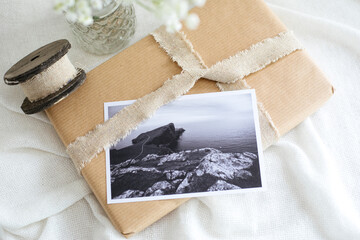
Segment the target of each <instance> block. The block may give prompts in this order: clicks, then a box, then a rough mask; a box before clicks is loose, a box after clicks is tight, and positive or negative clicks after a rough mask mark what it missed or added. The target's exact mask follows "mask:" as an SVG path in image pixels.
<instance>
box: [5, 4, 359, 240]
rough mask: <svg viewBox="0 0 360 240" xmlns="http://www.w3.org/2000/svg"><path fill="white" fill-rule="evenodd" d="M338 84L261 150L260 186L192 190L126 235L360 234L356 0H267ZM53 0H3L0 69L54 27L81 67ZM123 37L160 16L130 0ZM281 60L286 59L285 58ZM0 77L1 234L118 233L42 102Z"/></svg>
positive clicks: (141, 31)
mask: <svg viewBox="0 0 360 240" xmlns="http://www.w3.org/2000/svg"><path fill="white" fill-rule="evenodd" d="M267 3H268V4H269V5H270V7H271V8H272V9H273V10H274V11H275V13H276V14H277V15H278V16H279V17H280V18H281V19H282V20H283V22H284V23H285V24H286V25H287V26H288V27H289V29H292V30H294V32H295V34H296V35H297V37H298V38H299V39H300V40H301V41H302V43H303V44H304V46H305V47H306V48H307V50H308V52H309V54H310V55H311V56H312V57H313V58H314V59H315V61H316V62H317V63H318V65H319V66H320V67H321V69H323V70H324V72H325V73H326V75H327V76H328V77H329V79H330V80H331V81H332V83H333V85H334V86H335V88H336V90H337V91H336V92H335V95H334V96H333V98H332V99H331V100H330V101H329V102H328V103H327V104H326V105H325V106H324V107H323V108H321V109H320V110H319V111H317V112H316V113H315V114H313V115H312V116H311V117H309V118H308V119H307V120H305V121H304V122H303V123H302V124H300V125H299V126H298V127H296V128H295V129H293V130H292V131H291V132H290V133H288V134H287V135H286V136H284V137H282V138H281V140H280V141H279V142H278V143H277V144H276V145H274V146H272V147H270V148H269V149H268V150H267V151H266V152H265V154H264V155H265V161H264V167H263V168H264V170H265V175H266V183H267V189H266V191H263V192H251V193H244V194H238V195H228V196H215V197H205V198H195V199H192V200H190V201H189V202H188V203H186V204H184V205H183V206H181V207H180V208H178V209H177V210H175V211H173V212H172V213H170V214H169V215H167V216H166V217H164V218H163V219H161V220H160V221H158V222H157V223H155V224H153V225H152V226H150V227H149V228H147V229H146V230H144V231H143V232H141V233H138V234H137V235H135V236H134V237H133V238H132V239H134V240H136V239H346V240H352V239H360V217H359V215H360V187H359V180H360V175H359V172H360V157H359V156H360V124H359V120H360V101H359V100H360V98H359V92H360V82H359V80H358V79H359V76H360V44H359V43H360V17H359V13H360V2H359V1H357V0H342V1H335V0H318V1H311V0H294V1H287V0H268V1H267ZM51 7H52V1H40V0H36V1H20V0H4V1H3V2H2V4H1V7H0V20H1V25H0V30H1V33H2V34H1V38H0V58H1V61H0V73H1V75H2V76H3V74H4V73H5V71H6V70H7V69H8V68H10V67H11V65H12V64H14V63H15V62H16V61H18V60H19V59H20V58H21V57H23V56H24V55H25V54H27V53H29V52H31V51H32V50H34V49H36V48H38V47H40V46H42V45H44V44H46V43H48V42H51V41H53V40H57V39H60V38H67V39H69V40H70V42H71V43H72V45H73V47H72V49H71V51H70V53H69V57H70V59H71V61H72V62H73V63H74V64H75V65H77V66H81V67H83V68H85V70H90V69H92V68H93V67H95V66H97V65H98V64H100V63H102V62H104V61H105V60H106V59H108V58H109V57H110V56H101V57H99V56H94V55H91V54H88V53H85V52H83V51H82V50H81V49H80V48H79V46H78V44H77V43H76V42H75V39H74V37H73V36H72V35H71V32H70V29H69V27H68V26H67V23H66V22H65V21H64V19H63V17H62V16H61V15H56V14H54V13H53V11H52V9H51ZM136 10H137V16H138V28H137V32H136V35H135V38H134V39H133V40H132V42H131V44H132V43H134V42H135V41H137V40H139V39H141V38H142V37H144V36H145V35H146V34H148V33H149V32H151V31H152V30H154V29H155V28H156V27H158V26H159V22H157V21H156V20H155V19H154V18H153V17H152V16H151V15H150V14H149V13H147V12H145V11H144V10H142V9H141V8H138V7H137V9H136ZM290 67H291V66H290ZM23 98H24V94H23V93H22V90H21V89H20V87H11V86H6V85H5V84H2V83H0V116H1V117H0V143H1V144H0V239H124V237H122V236H121V235H120V234H119V233H118V232H117V231H116V230H115V229H114V228H113V227H112V225H111V223H110V222H109V220H108V218H107V217H106V215H105V213H104V211H103V210H102V208H101V207H100V205H99V204H98V202H97V201H96V199H95V197H94V195H93V194H92V193H91V191H90V189H89V187H88V186H87V184H86V182H85V181H84V180H83V179H82V178H81V177H80V176H79V175H77V173H76V170H75V168H74V166H73V164H72V162H71V160H70V159H69V158H68V156H67V155H66V153H65V147H64V146H63V144H62V143H61V141H60V139H59V138H58V136H57V134H56V132H55V130H54V128H53V127H52V125H51V124H50V122H49V120H48V119H47V117H46V116H45V114H44V113H39V114H35V115H31V116H26V115H24V114H23V113H22V112H21V110H20V105H21V103H22V101H23Z"/></svg>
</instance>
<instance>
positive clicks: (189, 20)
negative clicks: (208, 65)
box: [54, 0, 206, 32]
mask: <svg viewBox="0 0 360 240" xmlns="http://www.w3.org/2000/svg"><path fill="white" fill-rule="evenodd" d="M112 1H113V0H55V5H54V9H55V10H56V11H57V12H64V13H65V16H66V18H67V19H68V21H70V22H79V23H82V24H84V25H85V26H88V25H91V24H92V23H93V21H94V20H93V10H101V9H102V8H103V7H106V6H107V5H109V4H110V3H111V2H112ZM119 1H121V3H122V4H131V3H134V2H136V3H138V4H139V5H140V6H141V7H143V8H145V9H147V10H149V11H150V12H152V13H153V14H154V15H155V16H156V17H158V18H159V19H161V20H162V21H163V22H165V25H166V29H167V30H168V31H169V32H175V31H179V30H180V29H181V27H182V24H181V22H180V21H181V20H185V25H186V26H187V27H188V28H189V29H195V28H196V27H197V26H198V25H199V22H200V20H199V17H198V16H197V15H196V14H189V10H190V6H191V7H192V6H197V7H202V6H204V4H205V2H206V0H119Z"/></svg>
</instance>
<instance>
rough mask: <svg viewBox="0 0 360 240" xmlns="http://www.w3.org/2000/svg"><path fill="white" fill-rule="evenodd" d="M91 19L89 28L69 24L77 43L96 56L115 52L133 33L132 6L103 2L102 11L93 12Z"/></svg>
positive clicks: (112, 0) (113, 1) (134, 23)
mask: <svg viewBox="0 0 360 240" xmlns="http://www.w3.org/2000/svg"><path fill="white" fill-rule="evenodd" d="M93 19H94V23H93V24H92V25H90V26H84V25H83V24H81V23H77V22H75V23H71V22H69V24H70V26H71V29H72V32H73V33H74V35H75V38H76V40H77V42H78V43H79V44H80V46H81V47H82V48H83V49H84V50H85V51H87V52H90V53H93V54H96V55H103V54H110V53H114V52H117V51H119V50H120V49H122V48H124V47H125V46H126V45H127V43H128V42H129V40H130V39H131V37H132V36H133V35H134V33H135V28H136V16H135V9H134V6H133V5H132V4H128V3H127V4H124V3H122V1H121V0H106V1H104V7H103V9H101V10H99V11H94V12H93Z"/></svg>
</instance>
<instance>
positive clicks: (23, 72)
mask: <svg viewBox="0 0 360 240" xmlns="http://www.w3.org/2000/svg"><path fill="white" fill-rule="evenodd" d="M70 48H71V45H70V43H69V41H68V40H66V39H61V40H58V41H55V42H52V43H49V44H47V45H45V46H43V47H41V48H39V49H37V50H35V51H34V52H32V53H30V54H29V55H27V56H26V57H24V58H23V59H21V60H20V61H18V62H17V63H16V64H15V65H13V66H12V67H11V68H10V69H9V70H8V71H7V72H6V73H5V75H4V81H5V83H6V84H8V85H16V84H19V83H23V82H26V81H27V80H29V79H31V78H32V77H34V76H35V75H37V74H39V73H41V72H42V71H45V70H46V69H47V68H48V67H50V66H51V65H53V64H54V63H55V62H57V61H58V60H59V59H60V58H62V57H63V56H64V55H66V54H67V52H68V50H69V49H70ZM76 70H77V75H76V76H75V77H74V79H71V80H70V81H69V82H67V83H66V85H65V86H63V87H62V88H60V89H58V90H57V91H56V92H54V93H51V94H49V95H48V96H46V97H45V98H42V99H39V100H36V101H33V102H31V101H30V100H29V99H28V98H27V97H26V98H25V99H24V101H23V103H22V105H21V109H22V110H23V111H24V113H26V114H33V113H37V112H40V111H43V110H45V109H46V108H48V107H50V106H52V105H54V104H56V103H57V102H59V101H61V100H62V99H64V98H65V97H67V96H68V95H69V94H70V93H71V92H73V91H74V90H75V89H77V88H78V87H79V86H80V85H81V84H82V83H83V82H84V81H85V78H86V74H85V71H84V70H83V69H81V68H76Z"/></svg>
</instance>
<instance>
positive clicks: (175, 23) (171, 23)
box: [165, 15, 182, 33]
mask: <svg viewBox="0 0 360 240" xmlns="http://www.w3.org/2000/svg"><path fill="white" fill-rule="evenodd" d="M165 25H166V31H168V32H169V33H173V32H176V31H180V29H181V27H182V24H181V23H180V21H179V19H178V18H177V16H176V15H171V16H170V17H169V18H168V19H167V21H166V23H165Z"/></svg>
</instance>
